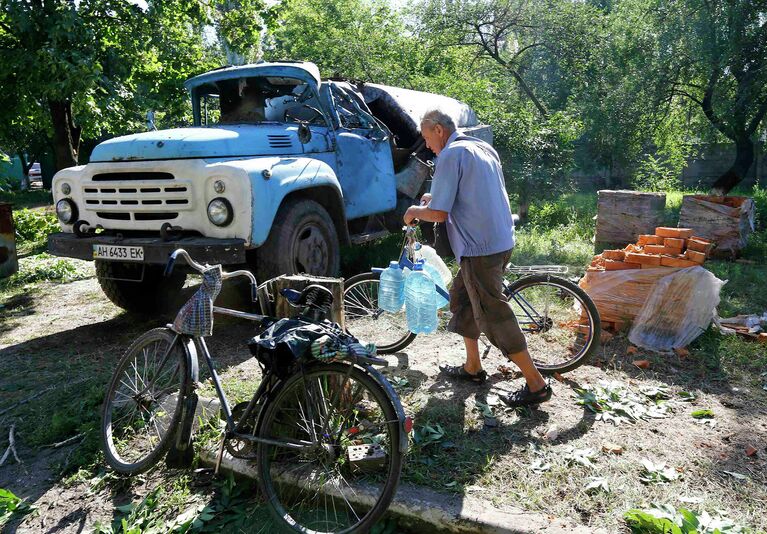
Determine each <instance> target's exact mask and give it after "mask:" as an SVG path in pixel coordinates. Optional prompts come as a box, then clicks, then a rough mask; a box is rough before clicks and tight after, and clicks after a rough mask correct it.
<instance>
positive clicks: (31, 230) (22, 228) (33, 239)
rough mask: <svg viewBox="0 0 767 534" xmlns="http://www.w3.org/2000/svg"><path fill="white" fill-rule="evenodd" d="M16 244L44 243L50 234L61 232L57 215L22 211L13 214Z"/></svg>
mask: <svg viewBox="0 0 767 534" xmlns="http://www.w3.org/2000/svg"><path fill="white" fill-rule="evenodd" d="M13 220H14V225H15V227H16V244H17V245H19V246H20V245H22V244H24V243H37V242H40V241H44V240H45V239H46V238H47V237H48V235H49V234H52V233H54V232H58V231H59V229H60V228H59V222H58V220H57V219H56V215H55V214H54V213H51V212H49V211H43V210H30V209H26V208H25V209H22V210H18V211H14V212H13Z"/></svg>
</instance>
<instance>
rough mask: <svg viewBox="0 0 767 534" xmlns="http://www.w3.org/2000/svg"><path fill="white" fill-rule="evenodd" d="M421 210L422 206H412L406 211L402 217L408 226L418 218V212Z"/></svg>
mask: <svg viewBox="0 0 767 534" xmlns="http://www.w3.org/2000/svg"><path fill="white" fill-rule="evenodd" d="M420 210H421V207H420V206H410V207H409V208H408V209H407V211H406V212H405V215H404V216H403V217H402V219H403V220H404V221H405V224H406V225H407V226H412V225H413V221H414V220H416V219H417V218H418V212H419V211H420Z"/></svg>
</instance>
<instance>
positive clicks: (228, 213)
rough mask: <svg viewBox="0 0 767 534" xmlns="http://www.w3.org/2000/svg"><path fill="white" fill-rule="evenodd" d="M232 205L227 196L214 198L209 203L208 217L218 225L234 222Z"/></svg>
mask: <svg viewBox="0 0 767 534" xmlns="http://www.w3.org/2000/svg"><path fill="white" fill-rule="evenodd" d="M233 217H234V212H233V211H232V205H231V204H229V201H228V200H227V199H225V198H214V199H213V200H211V201H210V204H208V219H210V222H212V223H213V224H215V225H216V226H226V225H227V224H229V223H230V222H232V218H233Z"/></svg>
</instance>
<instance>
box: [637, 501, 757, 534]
mask: <svg viewBox="0 0 767 534" xmlns="http://www.w3.org/2000/svg"><path fill="white" fill-rule="evenodd" d="M624 517H625V519H626V523H627V524H628V525H629V527H630V528H631V531H632V532H634V533H636V534H640V533H641V534H726V533H733V534H735V533H741V532H749V529H747V528H745V527H742V526H740V525H737V524H736V523H735V522H733V521H732V520H730V519H728V518H727V517H726V516H724V515H722V514H721V513H720V512H717V513H715V514H714V515H711V514H709V513H708V512H707V511H705V510H703V511H701V512H700V513H695V512H691V511H690V510H687V509H684V508H680V509H679V510H677V509H675V508H674V507H673V506H670V505H668V504H666V505H659V504H654V505H652V506H651V507H650V508H647V509H643V510H639V509H635V510H629V511H628V512H626V514H625V515H624Z"/></svg>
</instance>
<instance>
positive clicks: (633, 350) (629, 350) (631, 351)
mask: <svg viewBox="0 0 767 534" xmlns="http://www.w3.org/2000/svg"><path fill="white" fill-rule="evenodd" d="M638 352H639V349H637V348H636V347H635V346H634V345H629V348H627V349H626V354H627V355H629V356H633V355H634V354H637V353H638Z"/></svg>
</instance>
